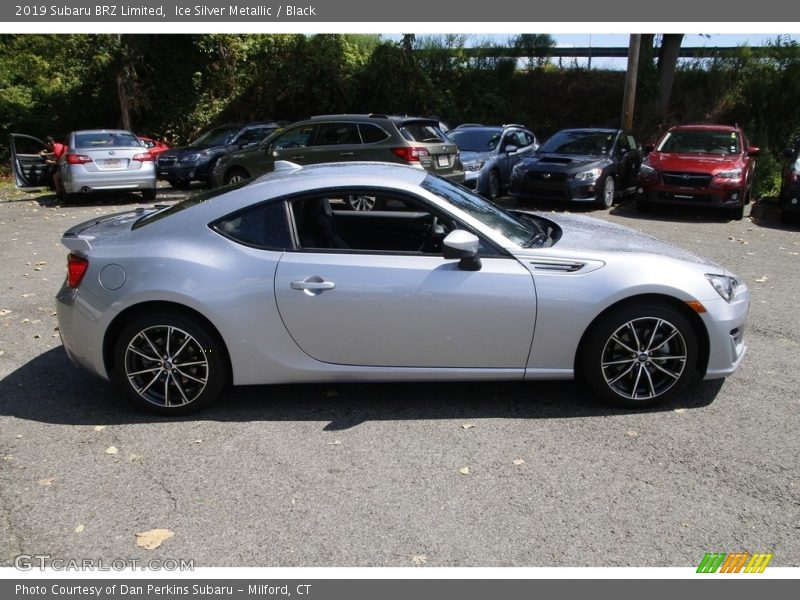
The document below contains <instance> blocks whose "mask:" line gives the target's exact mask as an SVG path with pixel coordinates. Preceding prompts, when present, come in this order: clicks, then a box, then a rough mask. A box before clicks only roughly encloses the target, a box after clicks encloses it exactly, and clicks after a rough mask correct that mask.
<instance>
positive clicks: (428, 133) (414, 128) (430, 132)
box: [400, 122, 448, 144]
mask: <svg viewBox="0 0 800 600" xmlns="http://www.w3.org/2000/svg"><path fill="white" fill-rule="evenodd" d="M400 134H401V135H402V136H403V137H404V138H406V139H407V140H408V141H409V142H420V143H423V144H439V143H442V142H447V141H448V140H447V136H446V135H445V134H444V132H443V131H442V130H441V129H439V128H438V127H437V126H435V125H433V124H429V123H423V122H417V123H405V124H404V125H403V126H402V127H400Z"/></svg>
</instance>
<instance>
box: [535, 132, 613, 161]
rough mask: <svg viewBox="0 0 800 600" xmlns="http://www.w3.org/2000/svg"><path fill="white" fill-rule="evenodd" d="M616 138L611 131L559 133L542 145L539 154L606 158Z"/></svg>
mask: <svg viewBox="0 0 800 600" xmlns="http://www.w3.org/2000/svg"><path fill="white" fill-rule="evenodd" d="M615 137H616V135H615V133H614V132H611V131H559V132H558V133H557V134H555V135H554V136H553V137H551V138H550V139H549V140H547V141H546V142H545V143H544V144H542V147H541V148H539V152H540V153H545V154H579V155H588V156H605V155H606V154H608V153H609V152H611V148H612V147H613V146H614V138H615Z"/></svg>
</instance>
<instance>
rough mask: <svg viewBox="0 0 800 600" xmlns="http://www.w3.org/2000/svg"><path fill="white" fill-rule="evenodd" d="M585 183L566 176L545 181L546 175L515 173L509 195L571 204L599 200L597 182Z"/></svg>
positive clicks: (551, 177)
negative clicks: (563, 201) (562, 201)
mask: <svg viewBox="0 0 800 600" xmlns="http://www.w3.org/2000/svg"><path fill="white" fill-rule="evenodd" d="M598 181H599V179H596V180H594V181H584V180H582V179H575V178H572V177H568V176H564V177H563V178H562V177H559V178H554V177H553V176H552V175H551V176H550V178H548V179H545V178H544V174H542V173H537V172H535V171H533V172H527V173H525V174H521V175H520V174H517V173H515V174H514V175H513V176H512V178H511V182H510V184H509V188H508V193H509V195H511V196H514V197H516V198H525V199H536V200H565V201H570V202H594V201H595V199H596V198H597V182H598Z"/></svg>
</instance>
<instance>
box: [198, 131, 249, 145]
mask: <svg viewBox="0 0 800 600" xmlns="http://www.w3.org/2000/svg"><path fill="white" fill-rule="evenodd" d="M239 129H240V127H217V128H216V129H211V130H209V131H206V132H205V133H204V134H202V135H201V136H200V137H199V138H197V139H196V140H195V141H193V142H192V143H191V144H190V145H191V146H222V145H225V144H230V143H231V142H232V141H233V138H234V137H236V134H237V133H239Z"/></svg>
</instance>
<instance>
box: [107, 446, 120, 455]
mask: <svg viewBox="0 0 800 600" xmlns="http://www.w3.org/2000/svg"><path fill="white" fill-rule="evenodd" d="M117 452H119V450H117V448H116V446H109V447H108V448H106V454H116V453H117Z"/></svg>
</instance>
